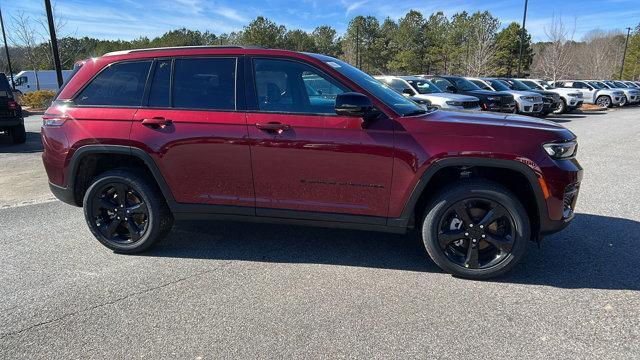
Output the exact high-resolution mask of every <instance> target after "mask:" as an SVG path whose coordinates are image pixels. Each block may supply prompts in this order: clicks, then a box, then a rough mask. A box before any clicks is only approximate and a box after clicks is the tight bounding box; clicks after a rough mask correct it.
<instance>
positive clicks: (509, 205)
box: [422, 179, 531, 279]
mask: <svg viewBox="0 0 640 360" xmlns="http://www.w3.org/2000/svg"><path fill="white" fill-rule="evenodd" d="M425 211H426V213H425V215H424V221H423V223H422V239H423V242H424V245H425V248H426V250H427V252H428V253H429V256H430V257H431V259H432V260H433V261H434V262H435V263H436V265H438V267H440V268H441V269H442V270H444V271H446V272H448V273H450V274H452V275H454V276H459V277H462V278H467V279H488V278H491V277H495V276H499V275H502V274H504V273H506V272H508V271H509V270H510V269H512V268H513V267H514V266H515V265H516V264H517V263H518V262H519V261H520V259H521V258H522V257H523V256H524V254H525V252H526V249H527V245H528V241H529V240H530V238H531V224H530V222H529V216H528V214H527V211H526V210H525V208H524V206H523V205H522V203H520V200H519V199H518V197H517V196H516V195H515V194H514V193H513V192H511V191H509V190H508V189H506V188H505V187H504V186H502V185H500V184H498V183H495V182H492V181H489V180H485V179H466V180H460V181H458V182H456V183H453V184H451V185H449V187H447V188H445V189H443V190H441V191H440V193H438V194H437V195H436V196H434V197H433V199H432V200H431V202H430V204H429V205H428V206H427V208H426V210H425Z"/></svg>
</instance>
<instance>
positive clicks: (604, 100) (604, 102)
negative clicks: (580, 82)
mask: <svg viewBox="0 0 640 360" xmlns="http://www.w3.org/2000/svg"><path fill="white" fill-rule="evenodd" d="M596 105H598V106H599V107H601V108H605V109H606V108H610V107H611V98H610V97H608V96H605V95H602V96H599V97H598V98H597V99H596Z"/></svg>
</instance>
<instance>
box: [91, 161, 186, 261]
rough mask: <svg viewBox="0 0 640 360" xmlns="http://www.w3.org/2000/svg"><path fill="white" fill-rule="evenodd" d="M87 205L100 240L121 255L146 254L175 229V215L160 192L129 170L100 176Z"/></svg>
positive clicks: (92, 185)
mask: <svg viewBox="0 0 640 360" xmlns="http://www.w3.org/2000/svg"><path fill="white" fill-rule="evenodd" d="M83 206H84V215H85V220H86V221H87V225H89V229H90V230H91V232H92V233H93V235H94V236H95V237H96V239H98V241H100V243H102V245H104V246H106V247H108V248H110V249H112V250H113V251H115V252H119V253H136V252H141V251H144V250H146V249H148V248H149V247H150V246H152V245H153V244H155V243H156V242H158V241H160V240H161V239H163V238H164V237H165V236H166V235H167V234H168V233H169V231H170V230H171V227H172V226H173V216H172V214H171V212H170V210H169V208H168V207H167V205H166V203H165V200H164V198H162V195H161V194H160V192H159V190H158V189H157V188H156V187H155V186H152V185H151V183H150V182H149V181H148V180H146V179H145V178H144V177H143V176H140V175H138V174H136V173H134V172H131V171H127V170H113V171H107V172H105V173H103V174H101V175H99V176H98V177H97V178H96V179H95V181H93V183H92V184H91V186H89V189H88V190H87V192H86V194H85V196H84V200H83Z"/></svg>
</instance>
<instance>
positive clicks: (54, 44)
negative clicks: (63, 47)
mask: <svg viewBox="0 0 640 360" xmlns="http://www.w3.org/2000/svg"><path fill="white" fill-rule="evenodd" d="M44 6H45V8H46V9H47V21H48V22H49V35H50V36H51V53H52V54H53V67H54V68H55V69H56V76H57V77H58V87H59V88H60V87H62V69H61V66H60V55H59V54H58V39H57V38H56V27H55V24H54V22H53V12H52V11H51V1H49V0H44Z"/></svg>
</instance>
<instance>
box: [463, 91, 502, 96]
mask: <svg viewBox="0 0 640 360" xmlns="http://www.w3.org/2000/svg"><path fill="white" fill-rule="evenodd" d="M463 92H465V93H467V94H474V95H480V96H505V95H508V94H505V93H500V92H497V91H491V90H471V91H463Z"/></svg>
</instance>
